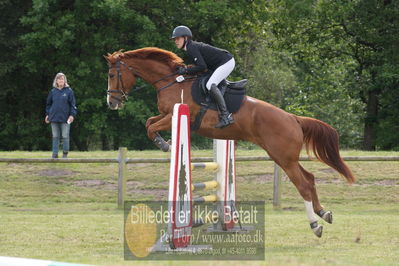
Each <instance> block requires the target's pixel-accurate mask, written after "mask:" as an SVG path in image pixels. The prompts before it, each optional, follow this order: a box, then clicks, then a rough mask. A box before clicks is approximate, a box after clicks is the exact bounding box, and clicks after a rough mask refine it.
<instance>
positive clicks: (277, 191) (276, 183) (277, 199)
mask: <svg viewBox="0 0 399 266" xmlns="http://www.w3.org/2000/svg"><path fill="white" fill-rule="evenodd" d="M281 175H282V174H281V168H280V166H278V165H277V164H276V163H274V177H273V208H274V209H280V208H281Z"/></svg>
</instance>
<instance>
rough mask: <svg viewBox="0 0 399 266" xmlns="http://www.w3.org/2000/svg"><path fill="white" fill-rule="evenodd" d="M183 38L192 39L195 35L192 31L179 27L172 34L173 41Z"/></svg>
mask: <svg viewBox="0 0 399 266" xmlns="http://www.w3.org/2000/svg"><path fill="white" fill-rule="evenodd" d="M182 36H188V37H190V38H192V37H193V34H192V33H191V30H190V29H189V28H188V27H186V26H177V27H176V28H175V29H174V30H173V33H172V37H170V38H171V39H174V38H176V37H182Z"/></svg>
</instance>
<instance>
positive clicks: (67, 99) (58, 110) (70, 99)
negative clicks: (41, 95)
mask: <svg viewBox="0 0 399 266" xmlns="http://www.w3.org/2000/svg"><path fill="white" fill-rule="evenodd" d="M76 114H77V108H76V101H75V95H74V94H73V91H72V89H71V88H69V87H64V88H62V89H61V90H59V89H57V88H53V89H52V90H51V91H50V93H49V94H48V97H47V105H46V115H48V118H49V120H50V122H59V123H66V122H67V120H68V117H69V116H70V115H71V116H73V117H75V116H76Z"/></svg>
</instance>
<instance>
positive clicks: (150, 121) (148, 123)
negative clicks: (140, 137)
mask: <svg viewBox="0 0 399 266" xmlns="http://www.w3.org/2000/svg"><path fill="white" fill-rule="evenodd" d="M163 117H165V115H163V114H159V115H156V116H151V117H150V118H148V119H147V122H146V123H145V128H146V129H147V130H148V127H149V126H150V125H151V124H154V123H155V122H157V121H159V120H161V119H162V118H163Z"/></svg>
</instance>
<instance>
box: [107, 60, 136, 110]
mask: <svg viewBox="0 0 399 266" xmlns="http://www.w3.org/2000/svg"><path fill="white" fill-rule="evenodd" d="M121 66H124V67H127V68H128V69H129V71H130V72H132V73H133V75H134V77H135V78H139V77H140V75H139V73H138V72H137V71H136V70H134V69H133V68H132V67H131V66H128V65H126V64H125V62H123V61H121V60H118V61H116V63H115V66H110V67H109V69H113V68H116V72H117V79H118V83H117V84H116V89H111V90H107V95H108V96H110V97H111V98H112V99H114V100H117V101H118V103H122V99H123V98H124V99H125V100H126V101H127V99H128V93H126V90H125V86H124V85H123V79H122V71H121ZM119 84H121V85H120V86H119ZM111 93H119V94H121V97H117V96H114V95H111Z"/></svg>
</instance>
